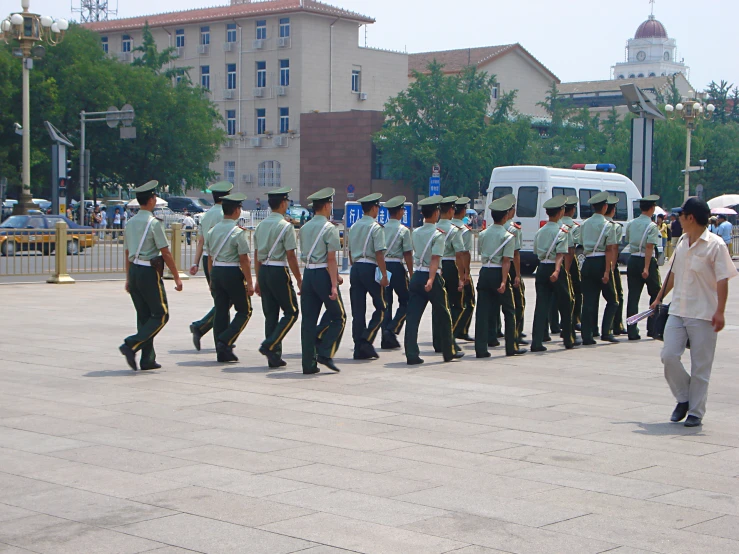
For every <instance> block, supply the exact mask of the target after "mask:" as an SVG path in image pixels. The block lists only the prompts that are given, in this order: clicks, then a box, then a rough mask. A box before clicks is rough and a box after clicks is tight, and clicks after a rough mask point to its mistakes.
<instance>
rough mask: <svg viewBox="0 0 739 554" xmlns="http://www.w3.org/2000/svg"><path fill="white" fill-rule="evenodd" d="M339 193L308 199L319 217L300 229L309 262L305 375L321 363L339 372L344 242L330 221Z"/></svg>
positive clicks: (303, 304) (303, 302) (303, 307)
mask: <svg viewBox="0 0 739 554" xmlns="http://www.w3.org/2000/svg"><path fill="white" fill-rule="evenodd" d="M335 193H336V191H335V190H334V189H332V188H325V189H321V190H319V191H318V192H316V193H314V194H312V195H310V196H309V197H308V200H310V201H312V202H313V212H314V213H315V216H314V217H313V219H311V220H310V221H309V222H308V223H306V224H305V225H303V227H302V228H301V229H300V243H301V245H302V247H301V252H300V256H301V258H302V260H303V262H304V263H305V270H304V271H303V288H302V290H301V296H300V311H301V312H303V318H302V321H301V329H300V338H301V343H302V344H301V346H302V350H303V373H305V374H311V373H318V372H319V371H320V369H319V368H318V366H317V363H319V364H321V365H325V366H326V367H328V368H329V369H331V370H333V371H339V368H338V367H336V365H335V364H334V360H333V357H334V354H335V353H336V350H337V349H338V348H339V343H340V342H341V337H342V335H343V334H344V326H345V325H346V311H345V310H344V303H343V302H342V300H341V292H340V291H339V285H340V284H341V282H342V281H341V277H340V276H339V266H338V260H337V254H336V253H337V252H338V251H339V250H341V240H340V238H339V230H338V229H337V228H336V226H335V225H334V224H333V223H331V222H330V221H329V218H330V217H331V211H332V209H333V199H334V194H335ZM322 306H325V308H326V315H325V316H324V318H323V320H322V321H321V325H320V326H317V324H318V316H319V314H320V313H321V307H322ZM317 342H318V345H316V343H317ZM316 346H317V347H316Z"/></svg>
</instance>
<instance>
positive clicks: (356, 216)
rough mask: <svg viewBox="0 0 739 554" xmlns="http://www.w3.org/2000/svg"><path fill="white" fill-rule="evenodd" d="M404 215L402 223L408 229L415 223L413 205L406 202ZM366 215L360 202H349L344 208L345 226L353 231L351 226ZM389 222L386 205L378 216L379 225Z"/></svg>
mask: <svg viewBox="0 0 739 554" xmlns="http://www.w3.org/2000/svg"><path fill="white" fill-rule="evenodd" d="M403 209H404V213H403V219H401V220H400V222H401V223H402V224H403V225H405V226H406V227H409V228H410V227H411V224H412V223H413V204H411V203H410V202H406V203H405V205H404V206H403ZM362 215H364V212H363V211H362V205H361V204H359V202H347V203H346V204H345V206H344V218H345V219H344V224H345V225H346V228H347V229H351V226H352V225H354V224H355V223H356V222H357V221H359V220H360V219H361V218H362ZM387 220H388V213H387V208H385V206H384V205H380V213H379V214H378V216H377V223H379V224H380V225H385V223H387Z"/></svg>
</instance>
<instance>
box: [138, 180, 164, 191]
mask: <svg viewBox="0 0 739 554" xmlns="http://www.w3.org/2000/svg"><path fill="white" fill-rule="evenodd" d="M158 186H159V181H149V182H148V183H144V184H143V185H141V186H140V187H136V188H135V189H133V192H135V193H136V194H139V193H141V192H153V191H155V190H156V188H157V187H158Z"/></svg>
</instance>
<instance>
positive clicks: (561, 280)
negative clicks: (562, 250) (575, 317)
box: [531, 264, 574, 349]
mask: <svg viewBox="0 0 739 554" xmlns="http://www.w3.org/2000/svg"><path fill="white" fill-rule="evenodd" d="M555 267H556V264H539V267H538V268H537V269H536V309H535V310H534V330H533V333H532V339H531V348H532V349H535V348H539V347H541V346H543V342H544V337H545V336H546V334H547V321H548V319H549V309H550V306H551V303H552V297H554V298H556V302H557V306H558V309H559V313H560V315H561V316H562V323H561V327H562V334H563V338H564V343H565V346H567V347H571V346H572V345H573V344H574V334H573V332H572V297H571V296H570V281H569V279H568V277H567V272H566V271H564V270H560V272H559V277H558V278H557V280H556V281H555V282H552V281H551V279H550V277H551V276H552V274H553V273H554V269H555Z"/></svg>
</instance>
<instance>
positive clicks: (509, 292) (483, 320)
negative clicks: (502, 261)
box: [475, 267, 518, 356]
mask: <svg viewBox="0 0 739 554" xmlns="http://www.w3.org/2000/svg"><path fill="white" fill-rule="evenodd" d="M502 273H503V269H502V268H499V267H483V268H482V269H480V277H479V278H478V280H477V298H478V305H477V315H476V317H475V353H476V354H477V355H478V356H482V355H484V354H486V353H487V351H488V339H489V337H490V327H491V325H490V324H491V322H493V321H496V320H495V319H494V318H492V317H491V315H492V314H500V310H501V308H502V309H503V319H504V320H505V347H506V354H512V353H513V352H515V351H516V349H517V348H518V344H517V341H518V334H517V330H516V303H515V300H514V298H513V287H512V286H511V281H510V279H508V280H507V281H506V288H505V291H503V293H500V292H498V288H499V287H500V282H501V279H502ZM498 317H500V316H499V315H498ZM493 330H494V329H493ZM496 340H497V337H496Z"/></svg>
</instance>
